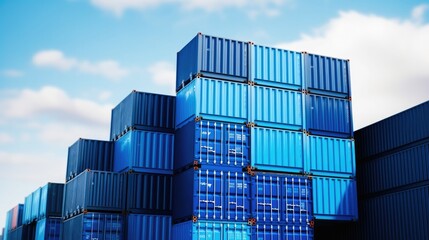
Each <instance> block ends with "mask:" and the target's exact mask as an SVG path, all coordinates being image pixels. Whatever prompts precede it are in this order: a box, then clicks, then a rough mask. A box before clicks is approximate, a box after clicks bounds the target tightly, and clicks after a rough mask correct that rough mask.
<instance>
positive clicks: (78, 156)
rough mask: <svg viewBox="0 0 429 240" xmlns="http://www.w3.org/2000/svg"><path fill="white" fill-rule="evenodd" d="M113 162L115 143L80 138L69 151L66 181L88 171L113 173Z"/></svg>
mask: <svg viewBox="0 0 429 240" xmlns="http://www.w3.org/2000/svg"><path fill="white" fill-rule="evenodd" d="M112 162H113V142H108V141H100V140H90V139H82V138H80V139H79V140H77V141H76V142H75V143H74V144H73V145H71V146H70V147H69V149H68V158H67V172H66V181H69V180H70V179H72V178H74V177H76V176H77V175H79V174H80V173H81V172H83V171H85V170H86V169H91V170H98V171H111V170H112Z"/></svg>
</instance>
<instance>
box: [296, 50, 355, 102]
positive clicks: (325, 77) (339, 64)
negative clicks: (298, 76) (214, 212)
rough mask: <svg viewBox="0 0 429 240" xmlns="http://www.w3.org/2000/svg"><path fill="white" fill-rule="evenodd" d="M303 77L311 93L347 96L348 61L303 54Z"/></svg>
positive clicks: (348, 86) (348, 91)
mask: <svg viewBox="0 0 429 240" xmlns="http://www.w3.org/2000/svg"><path fill="white" fill-rule="evenodd" d="M304 61H305V76H306V77H305V78H306V85H307V88H308V90H309V91H310V92H311V93H318V94H327V95H331V96H336V97H347V96H350V95H351V92H350V70H349V61H348V60H343V59H338V58H332V57H325V56H320V55H316V54H305V57H304Z"/></svg>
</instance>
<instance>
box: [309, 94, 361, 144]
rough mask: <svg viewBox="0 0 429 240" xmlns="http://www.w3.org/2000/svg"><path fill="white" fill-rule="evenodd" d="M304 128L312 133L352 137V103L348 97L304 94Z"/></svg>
mask: <svg viewBox="0 0 429 240" xmlns="http://www.w3.org/2000/svg"><path fill="white" fill-rule="evenodd" d="M306 114H307V115H306V118H307V125H306V130H307V131H308V132H309V133H310V134H312V135H322V136H329V137H339V138H351V137H353V121H352V120H353V119H352V105H351V101H350V100H348V99H339V98H334V97H327V96H319V95H312V94H309V95H306Z"/></svg>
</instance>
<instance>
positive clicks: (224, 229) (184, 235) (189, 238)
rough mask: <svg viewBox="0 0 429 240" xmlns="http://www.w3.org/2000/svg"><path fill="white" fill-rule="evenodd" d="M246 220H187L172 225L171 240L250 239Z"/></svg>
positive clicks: (249, 228)
mask: <svg viewBox="0 0 429 240" xmlns="http://www.w3.org/2000/svg"><path fill="white" fill-rule="evenodd" d="M250 230H251V227H250V226H249V225H248V224H247V222H223V221H198V222H192V221H187V222H183V223H178V224H175V225H173V234H172V236H173V237H172V240H250V239H251V232H250Z"/></svg>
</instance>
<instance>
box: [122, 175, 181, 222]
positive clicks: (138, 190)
mask: <svg viewBox="0 0 429 240" xmlns="http://www.w3.org/2000/svg"><path fill="white" fill-rule="evenodd" d="M127 178H128V181H127V182H128V183H127V211H128V212H131V213H153V214H171V211H172V208H173V204H172V202H173V176H172V175H161V174H149V173H128V174H127Z"/></svg>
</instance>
